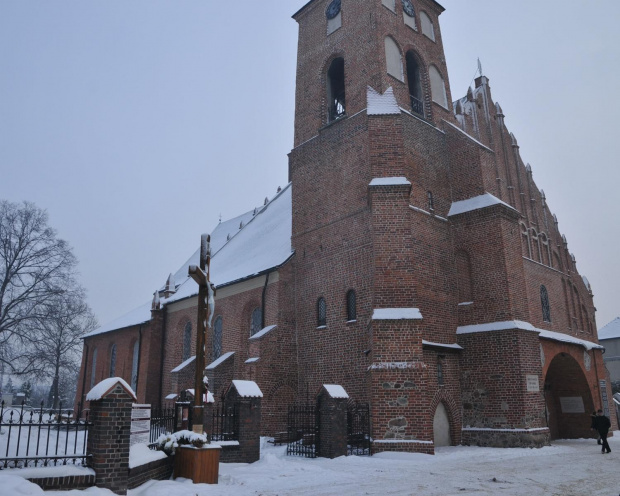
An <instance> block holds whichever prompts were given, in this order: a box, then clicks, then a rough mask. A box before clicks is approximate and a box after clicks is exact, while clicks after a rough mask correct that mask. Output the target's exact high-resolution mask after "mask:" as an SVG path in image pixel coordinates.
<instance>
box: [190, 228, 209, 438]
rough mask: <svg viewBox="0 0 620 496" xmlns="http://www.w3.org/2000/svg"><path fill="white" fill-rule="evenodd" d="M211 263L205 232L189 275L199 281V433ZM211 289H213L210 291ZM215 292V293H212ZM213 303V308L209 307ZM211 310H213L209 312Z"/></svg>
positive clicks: (196, 402)
mask: <svg viewBox="0 0 620 496" xmlns="http://www.w3.org/2000/svg"><path fill="white" fill-rule="evenodd" d="M210 264H211V236H209V235H208V234H203V235H202V236H201V238H200V266H199V267H196V266H195V265H190V266H189V275H190V277H191V278H192V279H194V281H196V283H198V325H197V328H196V378H195V382H194V388H195V389H194V393H195V394H194V425H193V427H192V430H193V431H194V432H197V433H199V434H202V433H203V432H204V427H203V422H204V419H203V410H204V404H203V391H204V389H205V388H204V383H203V375H204V369H205V333H206V331H207V323H208V322H209V323H210V321H211V318H213V301H210V300H212V299H213V298H212V297H213V296H215V291H214V290H213V288H212V287H211V282H210V281H209V269H210ZM210 290H211V291H210ZM210 293H213V294H210ZM209 303H211V309H209ZM209 310H211V311H210V312H209Z"/></svg>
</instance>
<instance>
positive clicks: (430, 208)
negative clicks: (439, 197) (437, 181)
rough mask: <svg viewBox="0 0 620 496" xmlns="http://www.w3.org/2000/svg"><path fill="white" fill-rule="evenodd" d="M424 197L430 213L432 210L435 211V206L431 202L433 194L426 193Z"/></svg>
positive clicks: (430, 192)
mask: <svg viewBox="0 0 620 496" xmlns="http://www.w3.org/2000/svg"><path fill="white" fill-rule="evenodd" d="M426 197H427V198H428V209H429V210H430V211H431V212H432V211H433V210H435V204H434V202H433V192H432V191H427V192H426Z"/></svg>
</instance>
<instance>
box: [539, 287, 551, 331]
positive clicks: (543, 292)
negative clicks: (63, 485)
mask: <svg viewBox="0 0 620 496" xmlns="http://www.w3.org/2000/svg"><path fill="white" fill-rule="evenodd" d="M540 305H541V306H542V315H543V320H544V321H545V322H551V307H550V306H549V293H547V288H546V287H545V286H541V287H540Z"/></svg>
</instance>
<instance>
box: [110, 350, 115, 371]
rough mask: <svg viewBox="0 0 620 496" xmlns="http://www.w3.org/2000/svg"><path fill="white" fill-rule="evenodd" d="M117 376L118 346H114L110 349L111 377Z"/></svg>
mask: <svg viewBox="0 0 620 496" xmlns="http://www.w3.org/2000/svg"><path fill="white" fill-rule="evenodd" d="M115 374H116V345H115V344H113V345H112V348H110V377H114V375H115Z"/></svg>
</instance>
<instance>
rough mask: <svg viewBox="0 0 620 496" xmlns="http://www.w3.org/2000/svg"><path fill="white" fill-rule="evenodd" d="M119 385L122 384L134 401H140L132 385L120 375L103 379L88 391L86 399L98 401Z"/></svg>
mask: <svg viewBox="0 0 620 496" xmlns="http://www.w3.org/2000/svg"><path fill="white" fill-rule="evenodd" d="M117 385H120V386H121V387H122V388H123V389H124V390H125V392H126V393H127V394H128V395H129V396H131V397H132V398H133V400H134V401H138V398H137V397H136V393H134V391H133V389H131V386H130V385H129V384H127V383H126V382H125V380H124V379H122V378H120V377H109V378H108V379H104V380H103V381H101V382H100V383H99V384H97V385H96V386H95V387H94V388H92V389H91V390H90V391H89V392H88V394H87V395H86V401H98V400H101V399H103V398H105V397H106V396H107V395H108V394H110V392H112V390H113V389H114V388H115V387H116V386H117Z"/></svg>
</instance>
